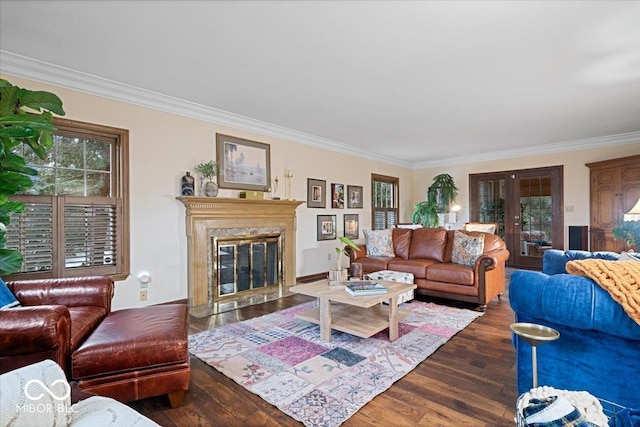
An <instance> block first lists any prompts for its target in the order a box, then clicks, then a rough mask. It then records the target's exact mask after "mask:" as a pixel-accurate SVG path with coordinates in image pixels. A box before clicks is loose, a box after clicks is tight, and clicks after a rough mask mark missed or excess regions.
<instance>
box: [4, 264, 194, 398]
mask: <svg viewBox="0 0 640 427" xmlns="http://www.w3.org/2000/svg"><path fill="white" fill-rule="evenodd" d="M7 286H8V287H9V289H10V290H11V291H12V292H13V294H14V295H15V296H16V298H17V299H18V301H19V302H20V304H21V307H16V308H11V309H6V310H0V373H4V372H8V371H11V370H13V369H16V368H19V367H22V366H27V365H30V364H33V363H36V362H38V361H41V360H45V359H51V360H53V361H54V362H56V363H57V364H58V365H60V367H61V368H62V369H63V370H64V371H65V373H66V374H67V377H68V378H69V379H70V380H74V381H77V382H78V385H79V387H80V389H81V390H83V391H87V392H92V393H96V394H100V395H103V396H109V397H113V398H115V399H117V400H119V401H121V402H128V401H132V400H138V399H142V398H145V397H151V396H158V395H162V394H167V395H168V396H169V401H170V403H171V406H172V407H175V406H179V405H180V404H182V399H183V397H184V393H185V391H186V390H187V389H188V387H189V378H190V372H191V371H190V364H189V363H190V362H189V353H188V342H187V334H188V331H187V328H188V307H187V306H186V305H185V304H168V305H159V306H151V307H143V308H133V309H127V310H119V311H114V312H112V311H111V299H112V297H113V293H114V284H113V281H112V280H111V278H109V277H102V276H96V277H83V278H64V279H46V280H25V281H17V282H8V283H7Z"/></svg>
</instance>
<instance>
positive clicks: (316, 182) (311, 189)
mask: <svg viewBox="0 0 640 427" xmlns="http://www.w3.org/2000/svg"><path fill="white" fill-rule="evenodd" d="M326 191H327V181H325V180H322V179H314V178H307V207H308V208H325V207H326V206H327V204H326V200H327V195H326Z"/></svg>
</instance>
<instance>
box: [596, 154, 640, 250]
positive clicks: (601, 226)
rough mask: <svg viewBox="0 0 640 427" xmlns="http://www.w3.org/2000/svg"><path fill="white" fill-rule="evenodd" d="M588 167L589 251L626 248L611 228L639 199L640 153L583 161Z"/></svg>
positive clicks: (616, 224)
mask: <svg viewBox="0 0 640 427" xmlns="http://www.w3.org/2000/svg"><path fill="white" fill-rule="evenodd" d="M587 167H589V169H590V178H591V191H590V204H591V207H590V213H591V220H590V226H591V239H590V240H591V247H590V250H591V251H613V252H621V251H623V250H627V249H628V248H626V247H625V244H624V242H623V241H622V240H616V239H615V238H614V237H613V234H612V233H611V231H612V230H613V229H614V228H616V227H617V226H618V225H619V224H620V222H621V221H622V215H623V214H624V213H625V212H627V211H628V210H629V209H631V208H632V207H633V205H635V203H636V202H637V201H638V198H640V155H638V156H630V157H622V158H619V159H611V160H604V161H601V162H595V163H587Z"/></svg>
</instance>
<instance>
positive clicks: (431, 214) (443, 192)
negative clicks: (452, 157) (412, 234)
mask: <svg viewBox="0 0 640 427" xmlns="http://www.w3.org/2000/svg"><path fill="white" fill-rule="evenodd" d="M456 197H458V187H456V183H455V181H454V179H453V177H452V176H451V175H449V174H448V173H442V174H440V175H436V176H435V177H434V178H433V183H432V184H431V185H430V186H429V188H428V190H427V200H424V201H422V202H420V203H417V204H416V205H415V207H414V210H413V215H412V216H411V220H412V221H413V222H414V223H420V224H422V225H423V226H424V227H438V226H439V225H440V222H441V220H440V218H439V215H443V214H444V213H446V212H448V211H449V209H450V207H451V205H452V204H453V202H454V201H455V200H456Z"/></svg>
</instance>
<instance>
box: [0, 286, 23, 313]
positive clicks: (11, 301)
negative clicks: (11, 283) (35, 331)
mask: <svg viewBox="0 0 640 427" xmlns="http://www.w3.org/2000/svg"><path fill="white" fill-rule="evenodd" d="M19 306H20V302H19V301H18V300H17V299H16V297H15V296H14V295H13V294H12V293H11V291H10V290H9V288H8V287H7V284H6V283H4V281H3V280H2V279H0V310H2V309H4V308H11V307H19Z"/></svg>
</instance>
